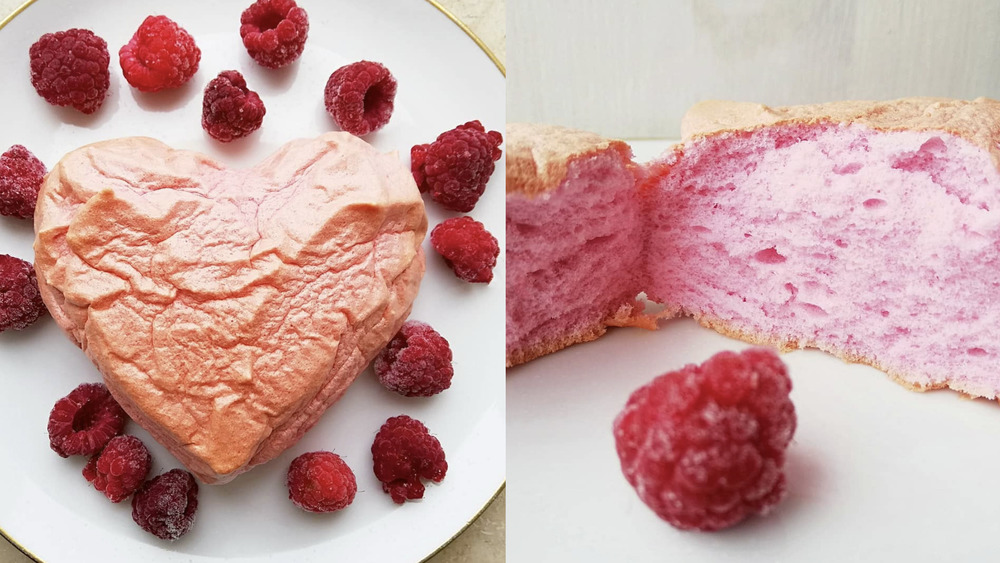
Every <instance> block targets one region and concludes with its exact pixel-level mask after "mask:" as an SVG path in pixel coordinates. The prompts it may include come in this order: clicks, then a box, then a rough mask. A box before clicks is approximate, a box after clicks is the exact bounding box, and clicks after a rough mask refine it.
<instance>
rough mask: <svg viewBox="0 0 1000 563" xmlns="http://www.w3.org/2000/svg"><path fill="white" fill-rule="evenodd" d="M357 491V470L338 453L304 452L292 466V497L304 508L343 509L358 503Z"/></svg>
mask: <svg viewBox="0 0 1000 563" xmlns="http://www.w3.org/2000/svg"><path fill="white" fill-rule="evenodd" d="M357 492H358V482H357V479H355V477H354V472H353V471H351V468H350V467H348V466H347V463H346V462H344V460H343V459H341V457H340V456H339V455H337V454H335V453H332V452H309V453H304V454H302V455H300V456H299V457H297V458H295V459H294V460H292V464H291V465H290V466H289V467H288V498H290V499H292V502H294V503H295V505H296V506H298V507H299V508H301V509H302V510H308V511H309V512H333V511H336V510H341V509H343V508H345V507H347V505H349V504H351V503H352V502H354V495H355V494H357Z"/></svg>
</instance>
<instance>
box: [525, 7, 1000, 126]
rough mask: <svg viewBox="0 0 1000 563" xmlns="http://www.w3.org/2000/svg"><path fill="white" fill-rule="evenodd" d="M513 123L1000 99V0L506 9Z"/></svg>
mask: <svg viewBox="0 0 1000 563" xmlns="http://www.w3.org/2000/svg"><path fill="white" fill-rule="evenodd" d="M507 34H508V42H507V45H508V59H507V119H508V121H541V122H548V123H558V124H562V125H567V126H572V127H578V128H582V129H588V130H593V131H597V132H600V133H603V134H605V135H609V136H615V137H628V138H646V137H653V138H676V137H679V134H680V133H679V132H680V119H681V116H682V115H683V114H684V111H685V110H686V109H687V108H688V107H689V106H691V105H692V104H693V103H694V102H696V101H698V100H702V99H708V98H715V99H734V100H746V101H757V102H762V103H767V104H772V105H783V104H797V103H812V102H821V101H832V100H839V99H891V98H897V97H903V96H918V95H923V96H945V97H956V98H975V97H977V96H987V97H992V98H1000V0H825V1H824V0H621V1H615V0H507Z"/></svg>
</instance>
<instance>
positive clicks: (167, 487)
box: [132, 469, 198, 541]
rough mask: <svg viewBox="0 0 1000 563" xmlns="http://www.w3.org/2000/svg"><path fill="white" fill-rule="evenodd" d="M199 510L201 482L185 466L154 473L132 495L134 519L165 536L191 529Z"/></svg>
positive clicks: (145, 528) (164, 537) (156, 534)
mask: <svg viewBox="0 0 1000 563" xmlns="http://www.w3.org/2000/svg"><path fill="white" fill-rule="evenodd" d="M197 510H198V483H197V482H196V481H195V480H194V476H193V475H191V474H190V473H188V472H187V471H184V470H183V469H171V470H170V471H167V472H166V473H163V474H161V475H157V476H156V477H153V478H152V479H150V480H149V481H146V482H145V483H143V484H142V486H141V487H139V490H137V491H136V492H135V494H134V495H132V520H134V521H135V523H136V524H138V525H139V527H140V528H142V529H143V530H146V531H147V532H149V533H151V534H153V535H154V536H156V537H158V538H160V539H163V540H171V541H172V540H176V539H177V538H179V537H181V536H183V535H184V534H186V533H188V532H189V531H190V530H191V526H192V525H193V524H194V517H195V513H196V511H197Z"/></svg>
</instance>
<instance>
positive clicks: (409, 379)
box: [374, 321, 455, 397]
mask: <svg viewBox="0 0 1000 563" xmlns="http://www.w3.org/2000/svg"><path fill="white" fill-rule="evenodd" d="M374 367H375V375H377V376H378V380H379V381H380V382H382V385H385V386H386V387H387V388H389V389H391V390H392V391H395V392H396V393H399V394H400V395H405V396H407V397H430V396H431V395H436V394H438V393H440V392H441V391H444V390H445V389H447V388H449V387H451V378H452V376H453V375H454V374H455V370H454V368H453V367H452V365H451V347H449V346H448V341H447V340H445V339H444V337H443V336H441V335H440V334H438V332H437V331H436V330H434V329H433V328H431V326H430V325H429V324H427V323H422V322H420V321H406V323H404V324H403V327H402V328H400V329H399V332H397V333H396V335H395V336H393V337H392V340H390V341H389V344H388V345H386V347H385V348H384V349H383V350H382V351H381V352H379V354H378V356H375V362H374Z"/></svg>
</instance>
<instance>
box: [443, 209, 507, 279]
mask: <svg viewBox="0 0 1000 563" xmlns="http://www.w3.org/2000/svg"><path fill="white" fill-rule="evenodd" d="M431 246H433V247H434V250H436V251H437V252H438V254H440V255H441V256H442V257H443V258H444V261H445V263H446V264H448V267H449V268H451V269H452V270H453V271H454V272H455V275H456V276H458V277H459V278H460V279H463V280H465V281H467V282H469V283H490V282H491V281H493V268H494V267H495V266H496V265H497V256H499V255H500V244H499V243H498V242H497V239H496V237H494V236H493V235H492V234H490V232H489V231H487V230H486V227H485V226H484V225H483V224H482V223H480V222H479V221H476V220H475V219H473V218H472V217H468V216H465V217H453V218H451V219H446V220H444V221H442V222H441V223H439V224H438V225H437V226H436V227H434V229H433V230H432V231H431Z"/></svg>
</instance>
